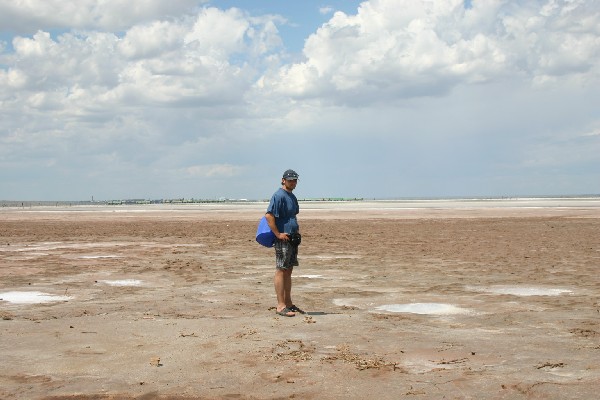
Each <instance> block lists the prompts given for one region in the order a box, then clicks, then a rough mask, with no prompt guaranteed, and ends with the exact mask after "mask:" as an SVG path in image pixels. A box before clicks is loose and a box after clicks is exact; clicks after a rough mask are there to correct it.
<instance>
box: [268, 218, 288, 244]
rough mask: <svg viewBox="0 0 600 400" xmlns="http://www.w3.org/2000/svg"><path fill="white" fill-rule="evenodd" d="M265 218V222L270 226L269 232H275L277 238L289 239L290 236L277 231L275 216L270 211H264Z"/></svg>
mask: <svg viewBox="0 0 600 400" xmlns="http://www.w3.org/2000/svg"><path fill="white" fill-rule="evenodd" d="M265 218H266V219H267V223H268V224H269V228H271V232H273V234H275V237H276V238H277V239H279V240H290V237H289V236H288V234H287V233H281V232H279V229H277V224H276V223H275V216H274V215H273V214H271V213H266V214H265Z"/></svg>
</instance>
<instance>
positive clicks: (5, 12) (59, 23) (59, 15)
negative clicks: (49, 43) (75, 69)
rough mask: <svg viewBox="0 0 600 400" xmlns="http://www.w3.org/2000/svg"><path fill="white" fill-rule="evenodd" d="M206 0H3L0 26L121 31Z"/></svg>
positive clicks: (0, 0)
mask: <svg viewBox="0 0 600 400" xmlns="http://www.w3.org/2000/svg"><path fill="white" fill-rule="evenodd" d="M204 2H205V0H169V1H163V0H131V1H121V0H103V1H97V0H77V1H64V0H44V1H38V0H20V1H13V0H0V26H2V27H3V29H7V30H8V29H10V30H13V31H15V32H19V33H33V32H36V31H38V30H49V29H62V28H66V29H71V28H76V29H92V30H94V29H102V30H110V31H119V30H123V29H127V28H129V27H131V26H133V25H135V24H138V23H144V22H148V21H152V20H155V19H163V18H165V17H168V16H180V15H181V14H182V13H186V12H191V11H193V9H194V7H196V6H197V5H198V4H201V3H204Z"/></svg>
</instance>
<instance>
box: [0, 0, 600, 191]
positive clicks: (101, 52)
mask: <svg viewBox="0 0 600 400" xmlns="http://www.w3.org/2000/svg"><path fill="white" fill-rule="evenodd" d="M288 168H291V169H294V170H296V171H297V172H298V174H299V175H300V181H299V183H298V186H297V188H296V190H295V193H296V195H297V196H298V197H299V198H322V197H349V198H378V199H384V198H385V199H387V198H405V197H456V196H459V197H481V196H483V197H499V196H527V195H542V196H552V195H579V194H600V2H598V1H597V0H472V1H463V0H444V1H432V0H368V1H353V0H331V1H330V0H323V1H315V0H302V1H297V0H256V1H248V0H215V1H203V0H170V1H168V2H167V1H164V0H131V1H127V2H124V1H121V0H104V1H96V0H78V1H76V2H75V1H67V0H21V1H14V0H0V200H47V201H54V200H56V201H59V200H90V199H92V198H94V199H95V200H111V199H164V198H185V199H192V198H193V199H218V198H230V199H260V200H262V199H268V198H269V197H270V196H271V194H272V193H273V192H274V191H275V190H277V188H279V185H280V179H281V175H282V173H283V172H284V171H285V170H287V169H288Z"/></svg>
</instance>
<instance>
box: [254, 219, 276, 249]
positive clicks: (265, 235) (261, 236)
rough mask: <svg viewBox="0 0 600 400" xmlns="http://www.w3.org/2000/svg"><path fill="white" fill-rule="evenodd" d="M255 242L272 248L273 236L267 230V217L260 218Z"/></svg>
mask: <svg viewBox="0 0 600 400" xmlns="http://www.w3.org/2000/svg"><path fill="white" fill-rule="evenodd" d="M256 241H257V242H258V243H260V244H262V245H263V246H265V247H273V243H275V234H274V233H273V231H271V228H269V224H268V223H267V217H262V218H261V220H260V221H259V223H258V229H256Z"/></svg>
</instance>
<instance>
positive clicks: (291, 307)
mask: <svg viewBox="0 0 600 400" xmlns="http://www.w3.org/2000/svg"><path fill="white" fill-rule="evenodd" d="M288 310H290V311H292V312H297V313H300V314H306V311H304V310H301V309H299V308H298V307H296V306H295V305H293V304H292V305H291V306H289V307H288Z"/></svg>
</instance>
